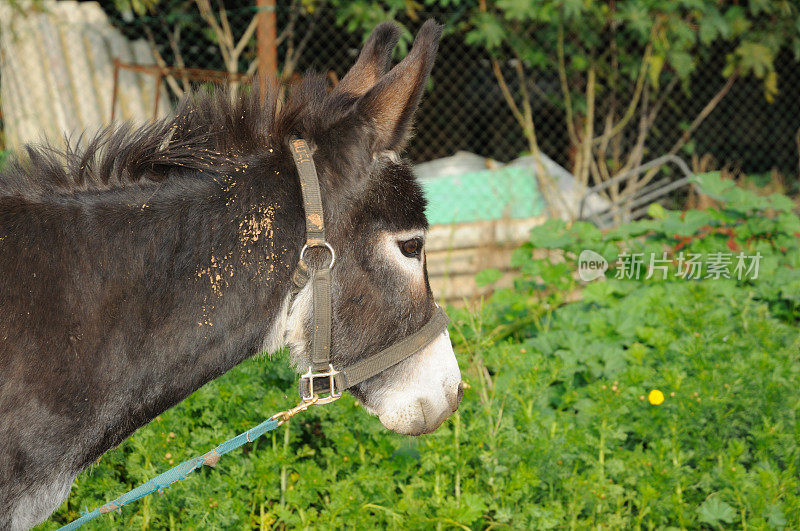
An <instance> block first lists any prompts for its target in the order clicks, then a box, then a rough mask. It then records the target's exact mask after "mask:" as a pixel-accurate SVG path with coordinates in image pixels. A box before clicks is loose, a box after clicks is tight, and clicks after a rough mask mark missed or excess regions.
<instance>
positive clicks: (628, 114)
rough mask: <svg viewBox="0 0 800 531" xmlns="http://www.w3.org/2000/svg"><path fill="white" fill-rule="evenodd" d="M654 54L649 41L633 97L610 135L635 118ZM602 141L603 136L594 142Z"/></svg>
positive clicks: (619, 130)
mask: <svg viewBox="0 0 800 531" xmlns="http://www.w3.org/2000/svg"><path fill="white" fill-rule="evenodd" d="M652 54H653V45H652V43H649V42H648V43H647V47H646V48H645V50H644V56H643V57H642V69H641V70H639V76H638V77H637V78H636V86H635V88H634V91H633V97H632V98H631V101H630V103H629V104H628V107H627V108H626V109H625V113H624V114H623V115H622V118H620V121H619V122H617V123H616V125H614V127H612V128H611V131H609V133H608V134H609V135H610V136H616V135H618V134H619V133H620V132H621V131H622V130H623V129H625V127H626V126H627V125H628V122H630V121H631V118H633V115H634V113H635V112H636V106H637V105H639V98H641V95H642V88H643V87H644V81H645V78H646V75H647V69H648V62H649V60H650V56H652ZM601 141H602V137H600V138H595V139H594V141H593V142H594V144H599V143H600V142H601Z"/></svg>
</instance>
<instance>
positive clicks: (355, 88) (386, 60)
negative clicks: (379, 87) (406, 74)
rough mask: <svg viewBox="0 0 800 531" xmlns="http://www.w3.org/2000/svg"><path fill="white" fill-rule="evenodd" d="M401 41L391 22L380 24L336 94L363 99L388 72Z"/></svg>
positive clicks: (398, 31) (396, 28)
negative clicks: (393, 52)
mask: <svg viewBox="0 0 800 531" xmlns="http://www.w3.org/2000/svg"><path fill="white" fill-rule="evenodd" d="M399 39H400V30H399V29H398V27H397V25H395V24H392V23H391V22H383V23H381V24H378V25H377V26H376V27H375V29H374V30H372V33H371V34H370V36H369V38H368V39H367V42H366V43H365V44H364V48H362V49H361V53H360V54H359V55H358V60H357V61H356V64H354V65H353V67H352V68H351V69H350V71H349V72H347V74H346V75H345V76H344V77H343V78H342V80H341V81H340V82H339V84H338V85H336V88H334V89H333V93H334V94H350V95H352V96H356V97H361V96H363V95H364V94H366V93H367V91H368V90H369V89H371V88H372V87H373V86H374V85H375V83H377V82H378V80H379V79H380V78H381V76H383V75H384V74H385V73H386V72H387V71H388V70H389V65H390V64H391V60H392V50H394V47H395V46H396V45H397V41H398V40H399Z"/></svg>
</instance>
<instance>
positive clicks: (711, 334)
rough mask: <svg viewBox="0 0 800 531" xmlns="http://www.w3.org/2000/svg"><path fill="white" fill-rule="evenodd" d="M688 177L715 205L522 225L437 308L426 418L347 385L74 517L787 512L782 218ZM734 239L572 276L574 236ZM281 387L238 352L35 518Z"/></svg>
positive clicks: (188, 449)
mask: <svg viewBox="0 0 800 531" xmlns="http://www.w3.org/2000/svg"><path fill="white" fill-rule="evenodd" d="M703 185H704V186H705V187H706V191H707V192H709V193H716V194H717V195H718V197H720V198H722V199H723V200H724V201H725V202H726V203H725V204H726V206H725V208H724V209H722V210H720V211H704V212H700V213H698V212H688V213H686V214H681V213H677V212H669V211H663V210H659V209H658V208H654V209H653V211H652V214H653V216H654V218H655V219H653V220H648V221H642V222H636V223H632V224H628V225H625V226H623V227H621V228H620V229H618V230H615V231H612V232H611V233H609V234H601V233H600V232H599V231H597V230H596V229H594V228H593V227H591V226H589V225H587V224H580V223H579V224H574V225H572V226H570V227H568V226H566V225H564V224H563V223H560V222H551V223H549V224H548V225H547V226H545V227H543V228H541V229H539V230H535V231H534V232H533V233H532V235H531V242H530V244H527V245H526V246H523V248H521V249H520V250H519V251H518V252H517V254H516V256H515V259H514V263H515V264H516V266H517V267H518V268H519V270H520V277H519V279H518V280H517V283H516V286H515V288H514V289H512V290H503V291H500V292H498V293H496V294H495V295H494V296H493V297H492V299H491V300H489V301H487V302H486V303H485V304H483V305H482V306H480V307H479V308H473V309H472V310H463V309H451V310H450V311H451V316H452V317H453V325H452V328H451V332H452V333H451V336H452V337H453V340H454V343H455V346H456V351H457V354H458V357H459V362H460V365H461V368H462V373H463V376H464V380H465V382H466V383H467V384H468V388H467V389H466V390H465V393H464V400H463V402H462V405H461V407H460V409H459V411H458V413H457V414H456V415H454V416H453V417H452V419H451V420H449V421H448V422H447V423H445V425H444V426H442V427H441V428H440V429H439V430H438V431H436V432H435V433H433V434H431V435H428V436H424V437H420V438H409V437H403V436H399V435H396V434H393V433H390V432H387V431H386V430H384V429H383V428H382V427H381V425H380V423H379V422H378V420H377V419H375V418H374V417H370V416H368V415H367V414H366V413H365V412H364V411H363V409H361V408H359V407H358V406H357V404H356V403H355V401H354V400H353V399H352V398H350V397H345V398H344V399H342V400H340V401H338V402H337V403H335V404H333V405H330V406H326V407H324V408H315V409H313V410H311V411H308V412H306V413H304V414H303V415H301V416H299V417H296V418H295V419H294V420H292V422H290V423H289V424H288V425H287V426H286V427H284V428H281V429H279V430H278V431H276V432H273V433H272V434H271V435H267V436H265V437H264V438H262V439H260V440H258V441H257V442H256V443H255V444H253V445H250V446H249V447H245V449H244V451H237V452H234V453H232V454H230V455H228V456H225V457H223V458H222V459H221V460H220V462H219V464H218V465H217V467H216V469H214V470H209V469H204V470H202V471H201V472H198V473H196V474H193V475H192V476H190V477H189V478H188V479H186V480H185V481H182V482H179V483H177V484H175V485H174V486H173V488H171V489H168V490H167V491H166V493H165V495H164V496H158V495H154V496H150V497H148V498H145V499H144V500H141V501H139V502H136V503H134V504H132V505H130V506H128V507H126V508H125V509H123V511H122V513H121V514H110V515H106V516H104V517H102V519H101V520H98V521H96V522H97V523H95V524H92V525H90V526H87V527H88V528H90V529H105V528H108V527H109V526H111V525H114V526H116V527H118V528H120V529H121V528H125V529H128V528H136V529H166V528H170V529H194V528H201V529H260V528H271V527H279V528H283V527H288V528H294V527H306V526H308V527H319V528H345V527H346V528H359V529H362V528H363V529H369V528H375V527H390V528H403V529H405V528H471V529H488V528H513V529H520V528H528V529H545V528H576V529H586V528H589V527H593V528H594V527H604V528H615V529H617V528H630V527H633V528H647V529H650V528H659V529H663V528H670V527H671V528H690V529H696V528H709V529H711V528H713V529H717V528H755V529H764V528H767V529H769V528H774V529H782V528H798V527H800V479H798V474H799V472H800V471H799V468H800V448H799V447H798V445H799V444H800V423H798V418H797V415H798V413H797V412H798V410H799V409H800V393H798V392H797V388H798V383H800V356H799V355H798V354H799V353H800V334H798V326H797V325H798V322H800V309H799V308H800V274H798V267H800V263H798V261H799V260H800V243H798V236H797V233H798V232H800V220H798V218H797V216H796V215H795V214H794V213H792V212H791V207H790V205H788V204H787V203H786V202H785V201H784V200H783V199H782V198H781V196H774V197H770V198H758V197H756V196H753V195H752V194H741V193H739V192H738V191H737V190H738V189H730V188H729V186H728V185H726V184H725V183H720V182H719V181H717V180H714V179H713V178H711V179H709V180H708V182H705V183H703ZM542 247H549V248H558V249H562V250H564V256H565V257H566V260H565V261H558V260H553V261H550V260H535V259H533V258H532V253H531V251H532V249H533V248H542ZM732 247H734V248H738V249H742V250H744V251H746V252H748V253H753V252H755V251H759V252H761V253H762V254H763V255H764V256H765V258H764V260H763V261H762V270H761V275H760V277H759V279H758V280H753V281H737V280H724V279H723V280H712V279H708V280H699V281H688V280H680V279H674V278H670V279H668V280H655V279H651V280H647V281H643V280H639V281H634V280H614V279H613V276H614V270H613V269H612V270H611V271H610V272H609V274H608V275H607V276H608V277H612V278H611V279H609V280H607V281H605V282H593V283H590V284H589V285H587V286H586V287H581V286H579V285H578V284H577V283H576V281H575V280H574V275H573V273H574V271H575V263H574V256H575V255H577V252H578V251H579V250H580V249H582V248H590V249H594V250H597V251H598V252H601V254H603V255H604V256H605V257H606V258H608V259H609V261H610V262H612V263H613V261H614V260H615V259H616V255H617V254H618V253H619V251H620V250H622V249H628V250H632V251H636V250H638V251H644V252H649V251H648V250H651V251H655V250H657V251H658V252H659V253H660V252H662V251H666V252H668V253H670V255H671V256H672V255H674V254H676V253H677V252H679V251H680V250H683V251H687V252H688V251H691V252H703V253H707V252H712V251H715V250H716V251H720V250H723V251H724V250H730V249H731V248H732ZM659 256H660V254H659ZM491 276H492V275H491V273H489V274H488V275H483V277H484V278H487V279H489V280H490V279H491ZM577 289H580V290H581V293H582V298H581V300H580V301H578V302H573V303H569V304H565V303H564V301H565V299H566V298H567V295H568V294H571V293H575V290H577ZM294 386H295V376H294V375H293V374H292V372H291V371H290V369H289V368H288V364H287V363H286V360H285V357H280V358H279V359H276V360H266V359H257V360H251V361H249V362H246V363H244V364H243V365H241V366H240V367H238V368H237V369H236V370H234V371H231V372H230V373H228V374H226V375H225V376H223V377H222V378H220V379H218V380H216V381H215V382H213V383H211V384H209V385H207V386H205V387H204V388H203V389H201V390H199V391H198V392H196V393H195V394H194V395H192V396H191V397H190V398H189V399H187V400H186V401H185V402H183V403H182V404H181V405H179V406H177V407H176V408H174V409H172V410H170V411H168V412H166V413H165V414H164V415H162V416H161V417H159V418H158V419H156V420H155V421H154V422H152V423H151V424H150V425H148V426H146V427H145V428H142V429H141V430H139V431H138V432H137V433H136V434H135V435H134V436H133V437H132V438H131V439H130V440H128V441H126V442H125V443H123V444H122V445H121V446H120V447H119V448H118V449H116V450H114V451H112V452H109V453H108V454H106V455H105V456H104V457H103V458H102V459H101V461H100V463H99V464H97V465H95V466H93V467H92V468H91V469H90V470H88V471H86V472H85V473H84V474H82V475H81V476H80V477H79V479H78V481H77V482H76V485H75V486H74V487H73V491H72V496H71V497H70V499H69V500H68V501H67V502H66V503H65V504H64V505H63V506H62V507H61V508H60V509H59V511H58V512H57V513H56V515H55V516H54V518H53V519H52V520H51V521H49V522H48V523H46V524H44V525H43V526H42V528H45V529H52V528H55V527H56V526H57V524H58V523H64V522H66V521H67V520H70V519H72V518H75V517H77V516H78V515H79V510H80V509H83V508H84V507H88V508H93V507H95V506H98V505H100V504H102V503H103V502H105V501H106V500H109V499H111V498H113V497H114V496H116V495H118V494H120V493H122V492H124V491H126V490H128V489H129V488H131V487H132V486H134V485H136V484H139V483H141V482H143V481H145V480H146V479H148V478H150V477H152V476H153V475H155V474H157V473H158V472H161V471H163V470H165V469H166V468H168V467H169V466H170V464H171V462H170V461H171V460H172V461H174V462H175V463H178V462H180V461H181V460H183V459H186V458H188V457H192V456H195V455H198V454H200V453H202V452H204V451H206V450H208V449H209V448H212V447H213V446H214V445H216V444H217V443H218V442H221V441H222V440H224V439H226V438H228V437H230V436H232V435H234V434H236V433H238V432H240V431H242V430H243V429H246V428H247V427H249V426H251V425H253V424H255V423H257V422H260V421H261V420H262V419H263V418H264V417H265V416H268V415H270V414H272V413H273V412H275V411H276V410H279V409H283V408H285V407H287V406H288V405H291V404H292V403H293V402H294V401H295V388H294ZM653 389H658V390H660V391H662V392H663V393H664V395H665V397H666V399H665V401H664V403H663V404H661V405H658V406H655V405H651V404H650V403H649V401H648V400H647V398H646V397H647V395H648V393H649V391H651V390H653Z"/></svg>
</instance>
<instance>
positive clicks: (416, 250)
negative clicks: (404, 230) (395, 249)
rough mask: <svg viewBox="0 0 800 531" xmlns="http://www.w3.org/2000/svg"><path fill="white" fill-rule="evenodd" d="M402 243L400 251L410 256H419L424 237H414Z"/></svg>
mask: <svg viewBox="0 0 800 531" xmlns="http://www.w3.org/2000/svg"><path fill="white" fill-rule="evenodd" d="M399 243H400V252H401V253H403V254H404V255H405V256H407V257H409V258H419V255H420V253H421V252H422V239H421V238H412V239H410V240H406V241H404V242H399Z"/></svg>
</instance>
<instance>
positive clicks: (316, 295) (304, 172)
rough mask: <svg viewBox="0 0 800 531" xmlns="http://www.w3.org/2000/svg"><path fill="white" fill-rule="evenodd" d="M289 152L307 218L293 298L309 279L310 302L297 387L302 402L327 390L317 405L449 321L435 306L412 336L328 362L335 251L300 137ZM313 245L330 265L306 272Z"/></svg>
mask: <svg viewBox="0 0 800 531" xmlns="http://www.w3.org/2000/svg"><path fill="white" fill-rule="evenodd" d="M289 148H290V149H291V151H292V155H293V157H294V163H295V165H296V166H297V173H298V175H299V177H300V190H301V193H302V195H303V209H304V210H305V216H306V243H305V245H304V246H303V249H302V250H301V251H300V260H299V262H298V264H297V269H296V270H295V272H294V275H293V277H292V281H293V282H294V284H295V289H294V293H295V294H297V293H298V292H299V291H300V290H301V289H302V288H303V287H304V286H305V285H306V284H307V283H308V282H309V281H310V282H311V289H312V300H313V318H312V328H311V332H312V337H311V365H310V366H309V368H308V372H306V373H305V374H303V375H302V376H300V381H299V384H298V387H299V388H300V396H301V397H302V399H303V400H312V399H313V398H314V396H315V395H318V394H319V393H320V392H328V393H329V395H328V396H325V397H323V398H319V399H318V401H317V403H318V404H322V403H326V402H333V401H334V400H336V399H337V398H339V397H340V396H342V391H344V390H345V389H347V388H349V387H353V386H354V385H357V384H360V383H361V382H363V381H364V380H367V379H369V378H372V377H373V376H375V375H377V374H378V373H380V372H382V371H384V370H386V369H388V368H390V367H393V366H395V365H397V364H398V363H400V362H401V361H403V360H405V359H406V358H408V357H410V356H412V355H413V354H415V353H417V352H419V351H420V350H421V349H422V348H423V347H425V346H427V345H429V344H430V343H432V342H433V341H434V340H435V339H436V338H437V337H439V335H440V334H443V333H444V331H445V330H446V329H447V323H448V321H449V319H448V317H447V314H446V313H445V312H444V310H442V309H441V308H440V307H439V306H438V305H437V306H436V311H435V312H434V314H433V316H432V317H431V319H430V320H429V321H428V322H427V323H426V324H425V325H424V326H423V327H422V328H421V329H420V330H418V331H417V332H415V333H413V334H411V335H410V336H407V337H405V338H403V339H401V340H399V341H398V342H396V343H394V344H393V345H391V346H389V347H387V348H385V349H384V350H381V351H380V352H377V353H375V354H372V355H370V356H368V357H366V358H364V359H362V360H360V361H358V362H356V363H354V364H352V365H349V366H347V367H344V368H341V369H335V368H334V366H333V363H332V361H331V360H332V356H331V319H332V314H333V306H332V305H331V269H332V268H333V266H334V264H335V263H336V253H335V252H334V250H333V247H332V246H331V244H329V243H328V242H327V241H326V240H325V219H324V215H323V211H322V195H321V193H320V188H319V179H318V178H317V169H316V167H315V166H314V159H313V158H312V156H311V150H310V149H309V147H308V143H306V141H305V140H303V139H302V138H294V139H292V140H291V141H290V142H289ZM312 247H324V248H326V249H327V250H328V252H329V253H330V255H331V257H330V261H329V262H327V263H326V264H325V265H322V266H319V267H315V268H313V269H311V268H309V267H308V264H306V262H305V260H304V259H305V252H306V250H307V249H309V248H312ZM317 380H323V381H322V382H317Z"/></svg>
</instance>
